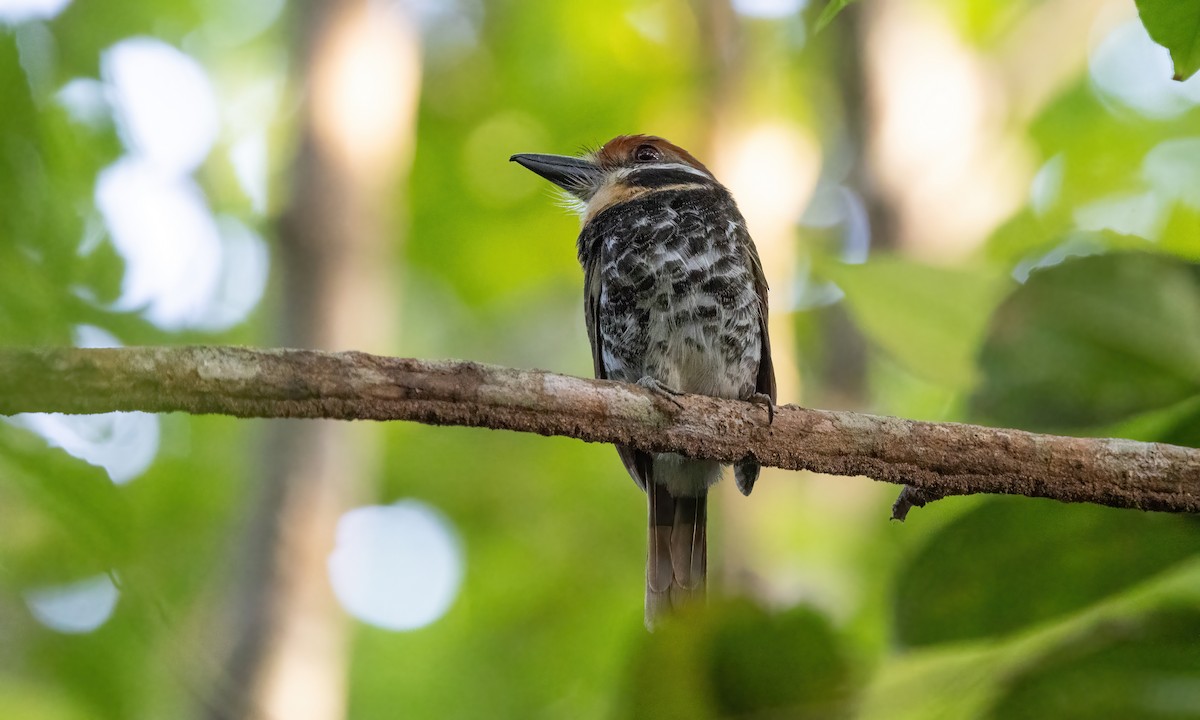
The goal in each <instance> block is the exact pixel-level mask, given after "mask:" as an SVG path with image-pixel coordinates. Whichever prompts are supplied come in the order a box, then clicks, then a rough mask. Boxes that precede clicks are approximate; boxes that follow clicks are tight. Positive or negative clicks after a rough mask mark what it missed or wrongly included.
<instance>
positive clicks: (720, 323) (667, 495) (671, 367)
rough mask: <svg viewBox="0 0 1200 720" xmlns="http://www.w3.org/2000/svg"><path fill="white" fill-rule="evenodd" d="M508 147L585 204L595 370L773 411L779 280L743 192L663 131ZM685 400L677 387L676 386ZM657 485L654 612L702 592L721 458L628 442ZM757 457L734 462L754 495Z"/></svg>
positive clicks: (630, 453)
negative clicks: (542, 149) (570, 145)
mask: <svg viewBox="0 0 1200 720" xmlns="http://www.w3.org/2000/svg"><path fill="white" fill-rule="evenodd" d="M510 160H511V161H512V162H516V163H518V164H520V165H521V166H523V167H525V168H526V169H528V170H531V171H533V172H534V173H536V174H538V175H540V176H541V177H543V178H545V179H546V180H549V181H550V182H551V183H553V184H554V185H556V186H557V187H558V188H559V189H561V191H563V193H565V195H564V197H565V198H566V200H567V202H568V204H569V205H571V206H572V207H573V208H574V209H575V210H576V211H577V212H578V213H579V215H580V221H581V230H580V233H579V237H578V241H577V248H576V249H577V252H578V256H579V263H580V265H581V266H582V267H583V274H584V293H583V294H584V317H585V321H586V325H587V332H588V339H589V341H590V343H591V348H592V360H593V366H594V370H595V375H596V377H597V378H602V379H609V380H617V381H622V382H628V383H636V384H638V385H641V386H642V387H644V388H647V389H648V390H651V391H653V392H654V393H656V394H657V395H660V396H663V397H665V398H667V399H672V400H673V399H674V396H676V395H679V394H684V393H697V394H703V395H709V396H712V397H718V398H727V399H735V400H745V401H751V402H756V403H760V404H763V405H765V406H766V409H767V411H768V421H770V420H773V418H774V405H775V401H776V389H775V372H774V367H773V365H772V363H771V345H770V340H769V337H768V333H767V281H766V277H765V275H764V273H763V266H762V262H761V260H760V259H759V256H758V251H757V249H756V248H755V246H754V241H753V240H752V239H751V238H750V234H749V232H748V231H747V229H746V221H745V218H743V217H742V214H741V212H740V211H739V210H738V207H737V204H736V203H735V201H734V199H733V195H732V194H731V193H730V192H729V190H728V189H726V188H725V186H723V185H722V184H721V183H720V182H718V181H717V179H716V177H715V176H714V175H713V174H712V172H711V171H710V170H709V169H708V168H707V167H705V166H704V165H703V164H702V163H701V162H700V161H699V160H697V159H696V158H695V157H694V156H693V155H692V154H691V153H689V152H688V151H686V150H684V149H683V148H681V147H679V146H678V145H675V144H673V143H671V142H668V141H667V140H664V139H663V138H661V137H657V136H653V135H620V136H617V137H615V138H613V139H612V140H609V141H608V142H606V143H605V144H604V145H603V146H601V147H600V148H599V149H598V150H595V151H592V152H586V153H584V154H583V155H581V156H569V155H548V154H540V153H518V154H516V155H513V156H511V158H510ZM675 402H676V403H678V401H677V400H675ZM617 452H618V454H619V455H620V458H621V462H622V463H623V464H624V466H625V469H626V470H627V471H628V472H629V474H630V476H632V478H633V480H634V482H636V483H637V485H638V487H640V488H641V489H642V490H643V491H644V492H645V493H646V497H647V504H648V509H649V513H648V516H649V522H648V533H647V534H648V548H647V553H646V594H645V624H646V626H647V628H649V629H650V630H653V629H654V628H655V626H657V625H659V624H660V623H661V622H662V620H663V619H664V618H665V617H667V616H668V615H671V614H672V613H674V612H676V611H678V610H679V609H680V608H682V607H683V606H686V605H688V604H691V603H693V602H696V601H697V600H699V599H703V598H704V596H705V592H706V576H707V567H708V541H707V514H708V492H709V488H711V487H712V486H713V485H714V484H715V483H716V482H717V481H718V480H719V479H720V477H721V472H722V467H721V464H720V463H718V462H716V461H712V460H698V459H692V458H687V457H684V456H682V455H679V454H675V453H647V452H643V451H641V450H637V449H635V448H632V447H629V446H622V445H618V446H617ZM759 469H760V467H759V463H758V462H757V460H755V459H754V458H753V457H747V458H744V459H742V460H740V461H738V462H736V463H735V464H734V478H735V481H736V483H737V487H738V489H739V490H740V491H741V492H742V493H743V494H745V495H749V494H750V491H751V490H752V489H753V487H754V483H755V481H756V480H757V478H758V474H759Z"/></svg>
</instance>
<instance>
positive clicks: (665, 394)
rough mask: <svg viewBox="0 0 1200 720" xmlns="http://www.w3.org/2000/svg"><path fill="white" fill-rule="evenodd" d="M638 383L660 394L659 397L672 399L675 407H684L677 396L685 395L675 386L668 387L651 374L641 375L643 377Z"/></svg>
mask: <svg viewBox="0 0 1200 720" xmlns="http://www.w3.org/2000/svg"><path fill="white" fill-rule="evenodd" d="M637 385H639V386H640V387H644V388H646V389H647V390H649V391H650V392H652V393H654V394H655V395H658V396H659V397H661V398H663V399H664V400H669V401H671V402H672V403H674V405H675V407H677V408H679V409H680V410H682V409H683V403H681V402H679V401H678V400H676V399H675V396H677V395H683V393H682V392H680V391H678V390H676V389H674V388H670V387H667V386H666V385H663V384H662V383H660V382H659V381H658V380H655V379H654V378H652V377H650V376H649V375H643V376H642V377H641V379H640V380H638V381H637Z"/></svg>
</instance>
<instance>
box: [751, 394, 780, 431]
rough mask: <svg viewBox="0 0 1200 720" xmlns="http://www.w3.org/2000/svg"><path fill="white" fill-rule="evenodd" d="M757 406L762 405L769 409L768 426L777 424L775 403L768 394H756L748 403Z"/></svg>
mask: <svg viewBox="0 0 1200 720" xmlns="http://www.w3.org/2000/svg"><path fill="white" fill-rule="evenodd" d="M746 402H749V403H754V404H755V405H762V406H764V407H766V408H767V424H768V425H774V424H775V403H774V401H772V400H771V396H770V395H768V394H766V393H754V394H753V395H751V396H750V398H749V399H748V400H747V401H746Z"/></svg>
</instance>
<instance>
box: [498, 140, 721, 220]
mask: <svg viewBox="0 0 1200 720" xmlns="http://www.w3.org/2000/svg"><path fill="white" fill-rule="evenodd" d="M509 160H511V161H513V162H515V163H518V164H520V165H521V166H523V167H525V168H528V169H529V170H532V171H533V172H535V173H537V174H538V175H541V176H542V177H544V178H546V179H547V180H549V181H550V182H552V183H554V184H555V185H557V186H558V187H560V188H562V189H563V190H565V191H566V192H567V195H568V198H569V200H570V201H571V204H572V205H573V206H575V208H576V209H577V210H578V211H579V213H580V214H581V215H582V216H583V220H584V222H587V221H588V220H589V219H591V218H592V217H595V216H596V215H597V214H599V213H600V212H601V211H603V210H604V209H606V208H608V207H611V206H613V205H617V204H619V203H623V202H627V201H629V200H632V199H634V198H636V197H640V196H641V195H645V194H647V193H651V192H657V191H662V190H679V189H685V188H697V189H699V188H712V187H720V185H719V184H718V183H717V180H716V178H714V177H713V174H712V173H711V172H709V170H708V168H706V167H704V165H703V164H702V163H701V162H700V161H699V160H697V159H696V158H695V157H693V156H692V154H691V153H689V152H688V151H687V150H684V149H683V148H681V147H679V146H678V145H674V144H672V143H670V142H667V141H666V140H664V139H662V138H660V137H655V136H653V135H619V136H617V137H615V138H613V139H612V140H609V141H608V142H606V143H604V146H603V147H601V148H600V149H599V150H597V151H595V152H591V153H587V154H586V155H583V156H581V157H574V156H570V155H542V154H538V153H519V154H517V155H513V156H512V157H511V158H509Z"/></svg>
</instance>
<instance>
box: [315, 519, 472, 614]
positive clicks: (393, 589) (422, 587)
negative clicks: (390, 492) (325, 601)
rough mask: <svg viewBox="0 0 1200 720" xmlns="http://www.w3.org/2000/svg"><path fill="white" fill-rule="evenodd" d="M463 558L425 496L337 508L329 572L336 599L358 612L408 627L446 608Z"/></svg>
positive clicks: (447, 526)
mask: <svg viewBox="0 0 1200 720" xmlns="http://www.w3.org/2000/svg"><path fill="white" fill-rule="evenodd" d="M462 565H463V559H462V550H461V549H460V546H459V542H458V538H457V536H456V535H455V533H454V529H453V527H452V526H451V524H450V522H449V521H448V520H447V519H446V518H445V517H443V516H442V515H441V514H440V513H438V512H437V511H436V510H434V509H433V508H431V507H429V506H428V505H426V504H424V503H421V502H417V501H415V500H405V501H401V502H397V503H395V504H393V505H369V506H366V507H360V508H355V509H354V510H350V511H349V512H347V513H346V514H345V515H343V516H342V518H341V520H340V521H339V522H338V529H337V547H335V548H334V550H333V553H331V554H330V556H329V580H330V582H331V583H332V584H333V591H334V594H335V595H336V596H337V598H338V601H339V602H340V603H341V604H342V607H344V608H345V609H346V611H347V612H349V613H350V614H351V615H353V616H354V617H356V618H358V619H359V620H362V621H363V622H366V623H370V624H372V625H375V626H378V627H381V628H385V629H388V630H414V629H416V628H419V627H423V626H425V625H428V624H429V623H431V622H433V621H434V620H437V619H438V618H439V617H441V616H442V615H443V614H445V612H446V611H447V610H448V609H449V608H450V605H451V603H453V602H454V598H455V596H456V595H457V594H458V587H459V583H460V581H461V579H462Z"/></svg>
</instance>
